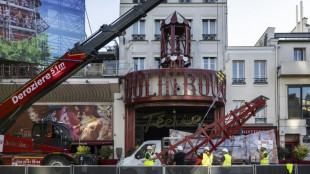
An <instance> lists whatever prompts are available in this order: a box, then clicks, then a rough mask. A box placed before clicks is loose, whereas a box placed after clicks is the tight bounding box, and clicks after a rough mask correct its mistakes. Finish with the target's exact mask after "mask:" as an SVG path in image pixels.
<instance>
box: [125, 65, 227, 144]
mask: <svg viewBox="0 0 310 174" xmlns="http://www.w3.org/2000/svg"><path fill="white" fill-rule="evenodd" d="M216 73H217V72H216V71H211V70H202V69H199V70H198V69H156V70H144V71H136V72H133V73H129V74H127V75H126V76H125V103H126V105H125V110H126V111H125V112H126V116H125V117H126V119H125V125H126V127H125V134H126V135H125V144H126V149H129V148H132V147H135V146H136V145H137V144H141V143H142V142H143V141H146V140H159V139H162V138H163V137H168V136H169V132H170V130H173V129H174V130H182V131H187V132H196V130H197V128H198V124H200V123H201V121H202V120H203V118H204V117H205V115H206V113H207V111H208V109H209V108H210V107H211V109H210V111H209V113H208V114H207V116H206V118H205V119H204V121H203V123H202V124H209V123H212V122H214V120H216V119H219V118H221V117H223V116H224V110H225V109H224V100H225V83H223V84H219V83H218V78H217V76H216ZM215 98H217V100H216V102H215V104H214V105H213V106H211V105H212V102H213V101H214V99H215Z"/></svg>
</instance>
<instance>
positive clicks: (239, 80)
mask: <svg viewBox="0 0 310 174" xmlns="http://www.w3.org/2000/svg"><path fill="white" fill-rule="evenodd" d="M232 84H245V78H233V79H232Z"/></svg>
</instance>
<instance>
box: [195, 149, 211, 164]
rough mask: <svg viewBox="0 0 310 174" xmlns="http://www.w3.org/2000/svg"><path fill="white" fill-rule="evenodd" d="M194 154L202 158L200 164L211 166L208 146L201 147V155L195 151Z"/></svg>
mask: <svg viewBox="0 0 310 174" xmlns="http://www.w3.org/2000/svg"><path fill="white" fill-rule="evenodd" d="M196 155H197V156H198V157H200V158H202V161H201V164H202V165H203V166H211V165H212V163H213V154H212V153H211V152H210V148H209V147H205V148H204V149H203V153H202V156H201V154H200V153H198V152H196Z"/></svg>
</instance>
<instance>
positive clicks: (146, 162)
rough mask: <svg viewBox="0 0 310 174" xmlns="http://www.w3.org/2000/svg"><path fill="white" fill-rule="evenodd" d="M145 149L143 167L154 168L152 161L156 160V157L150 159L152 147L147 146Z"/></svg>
mask: <svg viewBox="0 0 310 174" xmlns="http://www.w3.org/2000/svg"><path fill="white" fill-rule="evenodd" d="M146 149H147V151H146V153H145V160H144V166H154V159H156V157H155V158H153V157H152V146H147V148H146Z"/></svg>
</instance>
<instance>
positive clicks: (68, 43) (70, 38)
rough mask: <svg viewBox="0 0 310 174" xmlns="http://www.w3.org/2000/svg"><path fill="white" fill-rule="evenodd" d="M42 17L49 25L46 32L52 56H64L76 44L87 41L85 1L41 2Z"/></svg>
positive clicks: (56, 0) (55, 0)
mask: <svg viewBox="0 0 310 174" xmlns="http://www.w3.org/2000/svg"><path fill="white" fill-rule="evenodd" d="M41 2H42V6H41V7H40V14H41V17H42V18H43V19H44V20H45V21H46V22H47V23H48V24H49V26H50V28H49V29H48V30H46V33H47V34H48V35H49V45H50V46H51V47H52V48H53V49H52V50H51V53H52V56H51V57H54V56H62V55H63V54H64V53H65V52H67V51H68V49H69V48H72V47H73V46H74V44H75V43H76V42H79V41H82V40H84V39H85V36H86V35H85V0H41Z"/></svg>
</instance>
